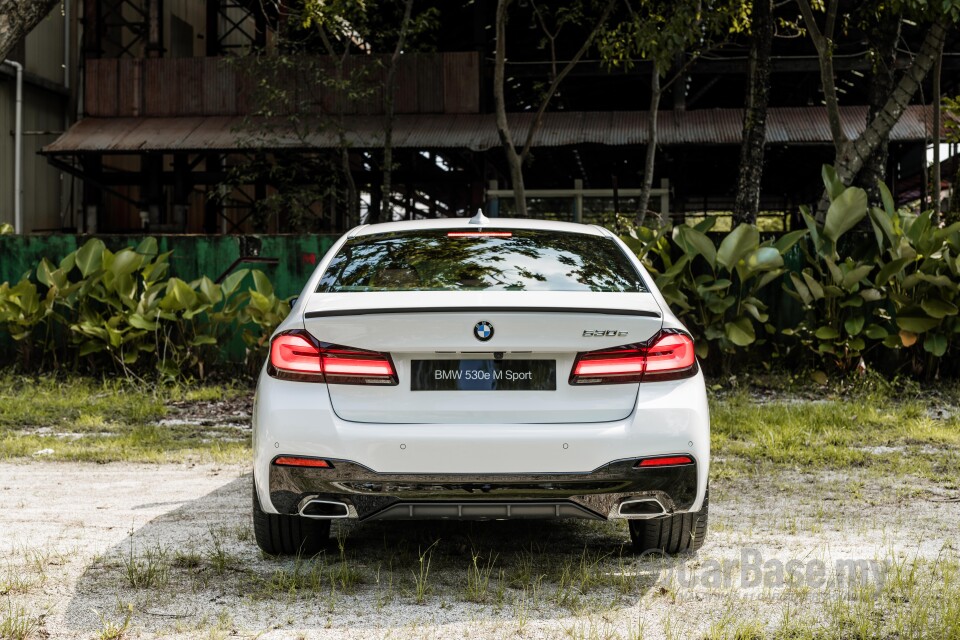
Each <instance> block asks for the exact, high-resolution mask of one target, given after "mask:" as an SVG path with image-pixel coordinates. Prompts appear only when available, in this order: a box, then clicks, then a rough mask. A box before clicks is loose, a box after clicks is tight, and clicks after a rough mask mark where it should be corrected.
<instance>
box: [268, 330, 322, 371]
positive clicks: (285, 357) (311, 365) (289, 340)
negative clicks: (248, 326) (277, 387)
mask: <svg viewBox="0 0 960 640" xmlns="http://www.w3.org/2000/svg"><path fill="white" fill-rule="evenodd" d="M267 371H268V372H269V373H270V375H272V376H273V377H275V378H285V379H287V380H301V381H304V382H323V365H322V363H321V361H320V345H318V344H316V343H315V342H314V341H313V340H311V339H310V336H309V335H308V334H306V333H301V332H296V331H291V332H290V333H281V334H280V335H278V336H277V337H276V338H274V339H273V342H271V343H270V365H269V366H268V367H267Z"/></svg>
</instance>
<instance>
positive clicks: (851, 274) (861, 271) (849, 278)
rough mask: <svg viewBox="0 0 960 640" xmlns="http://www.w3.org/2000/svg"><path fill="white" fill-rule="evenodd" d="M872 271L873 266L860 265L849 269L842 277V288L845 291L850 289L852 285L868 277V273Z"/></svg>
mask: <svg viewBox="0 0 960 640" xmlns="http://www.w3.org/2000/svg"><path fill="white" fill-rule="evenodd" d="M872 269H873V264H862V265H860V266H857V267H854V268H853V269H850V271H848V272H847V273H845V274H844V276H843V286H844V288H845V289H852V288H853V285H855V284H857V283H859V282H860V281H861V280H863V279H864V278H866V277H867V275H869V273H870V271H871V270H872Z"/></svg>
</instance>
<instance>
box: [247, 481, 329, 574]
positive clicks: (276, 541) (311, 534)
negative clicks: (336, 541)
mask: <svg viewBox="0 0 960 640" xmlns="http://www.w3.org/2000/svg"><path fill="white" fill-rule="evenodd" d="M253 535H254V537H255V538H256V540H257V545H258V546H259V547H260V548H261V549H263V551H264V553H269V554H270V555H272V556H279V555H294V554H302V555H312V554H314V553H319V552H320V551H323V549H324V548H325V547H326V545H327V542H328V541H329V540H330V521H329V520H312V519H310V518H301V517H300V516H289V515H283V514H277V513H267V512H265V511H264V510H263V509H262V508H261V507H260V498H259V497H258V496H257V487H256V483H254V487H253Z"/></svg>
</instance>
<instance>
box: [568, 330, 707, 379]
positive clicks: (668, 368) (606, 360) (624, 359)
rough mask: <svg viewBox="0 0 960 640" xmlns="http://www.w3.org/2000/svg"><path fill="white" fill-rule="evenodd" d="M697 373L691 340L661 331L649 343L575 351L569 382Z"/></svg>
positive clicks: (670, 377)
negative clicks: (584, 351)
mask: <svg viewBox="0 0 960 640" xmlns="http://www.w3.org/2000/svg"><path fill="white" fill-rule="evenodd" d="M696 373H697V357H696V354H695V353H694V350H693V340H692V339H691V338H690V336H688V335H687V334H685V333H680V332H674V331H663V332H661V333H659V334H657V335H656V336H654V337H653V339H651V340H650V341H649V342H646V343H643V344H636V345H627V346H624V347H617V348H615V349H605V350H603V351H589V352H587V353H578V354H577V359H576V361H575V362H574V363H573V371H571V373H570V384H623V383H627V382H655V381H662V380H677V379H679V378H689V377H691V376H694V375H696Z"/></svg>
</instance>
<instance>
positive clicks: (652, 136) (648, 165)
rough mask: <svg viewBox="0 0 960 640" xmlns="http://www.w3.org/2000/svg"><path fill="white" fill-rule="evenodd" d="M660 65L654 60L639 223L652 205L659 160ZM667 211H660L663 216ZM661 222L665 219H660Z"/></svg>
mask: <svg viewBox="0 0 960 640" xmlns="http://www.w3.org/2000/svg"><path fill="white" fill-rule="evenodd" d="M660 95H661V90H660V66H659V65H658V64H657V63H656V61H654V63H653V71H652V74H651V76H650V111H649V116H648V118H647V152H646V157H645V158H644V160H643V183H642V184H641V185H640V201H639V202H637V224H638V225H642V224H643V223H644V221H645V220H646V218H647V209H648V208H649V207H650V189H652V188H653V171H654V169H655V164H656V160H657V115H658V114H659V112H660ZM664 213H666V212H665V211H661V212H660V214H659V215H660V216H662V215H663V214H664ZM660 222H661V224H662V223H663V219H662V218H661V219H660Z"/></svg>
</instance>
